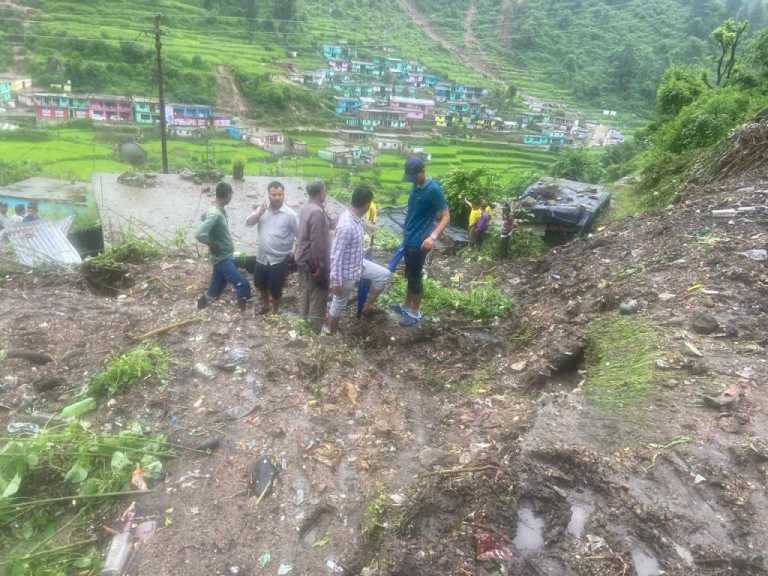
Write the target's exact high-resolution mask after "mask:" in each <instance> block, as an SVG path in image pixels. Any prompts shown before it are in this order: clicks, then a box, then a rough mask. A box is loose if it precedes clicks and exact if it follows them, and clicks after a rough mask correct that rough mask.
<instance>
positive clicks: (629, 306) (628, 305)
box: [619, 300, 640, 315]
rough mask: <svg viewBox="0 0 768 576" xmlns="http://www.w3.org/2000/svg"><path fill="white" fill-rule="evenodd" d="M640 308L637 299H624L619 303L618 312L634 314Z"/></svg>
mask: <svg viewBox="0 0 768 576" xmlns="http://www.w3.org/2000/svg"><path fill="white" fill-rule="evenodd" d="M639 310H640V303H639V302H638V301H637V300H625V301H624V302H622V303H621V304H619V312H620V313H621V314H625V315H629V314H636V313H637V312H638V311H639Z"/></svg>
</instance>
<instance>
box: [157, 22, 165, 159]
mask: <svg viewBox="0 0 768 576" xmlns="http://www.w3.org/2000/svg"><path fill="white" fill-rule="evenodd" d="M160 18H161V16H160V14H158V15H157V16H155V51H156V52H157V84H158V89H159V92H160V146H161V150H162V156H163V174H168V141H167V139H168V131H167V128H166V125H165V91H164V89H163V88H164V87H163V57H162V53H161V52H162V48H163V44H162V42H161V41H160V34H161V32H160Z"/></svg>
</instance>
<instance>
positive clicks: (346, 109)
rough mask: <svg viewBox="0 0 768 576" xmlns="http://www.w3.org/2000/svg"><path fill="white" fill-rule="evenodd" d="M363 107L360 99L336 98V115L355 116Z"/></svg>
mask: <svg viewBox="0 0 768 576" xmlns="http://www.w3.org/2000/svg"><path fill="white" fill-rule="evenodd" d="M361 106H362V103H361V102H360V98H355V97H346V96H336V114H355V113H357V112H358V111H359V110H360V107H361Z"/></svg>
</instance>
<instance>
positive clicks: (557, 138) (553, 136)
mask: <svg viewBox="0 0 768 576" xmlns="http://www.w3.org/2000/svg"><path fill="white" fill-rule="evenodd" d="M565 143H566V136H565V132H562V131H560V130H553V131H550V130H542V132H541V134H527V135H525V136H524V137H523V144H528V145H530V146H563V145H564V144H565Z"/></svg>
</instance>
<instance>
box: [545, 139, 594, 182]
mask: <svg viewBox="0 0 768 576" xmlns="http://www.w3.org/2000/svg"><path fill="white" fill-rule="evenodd" d="M551 171H552V175H553V176H556V177H558V178H567V179H568V180H577V181H579V182H589V183H592V184H596V183H597V182H599V181H600V179H601V178H602V177H603V175H604V174H605V172H604V170H603V169H602V167H601V166H600V164H599V163H598V161H597V159H596V158H595V157H594V156H592V155H591V154H590V153H589V152H588V151H587V150H585V149H583V148H568V149H566V150H564V151H563V152H561V153H560V157H559V158H558V159H557V161H555V163H554V164H553V165H552V169H551Z"/></svg>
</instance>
